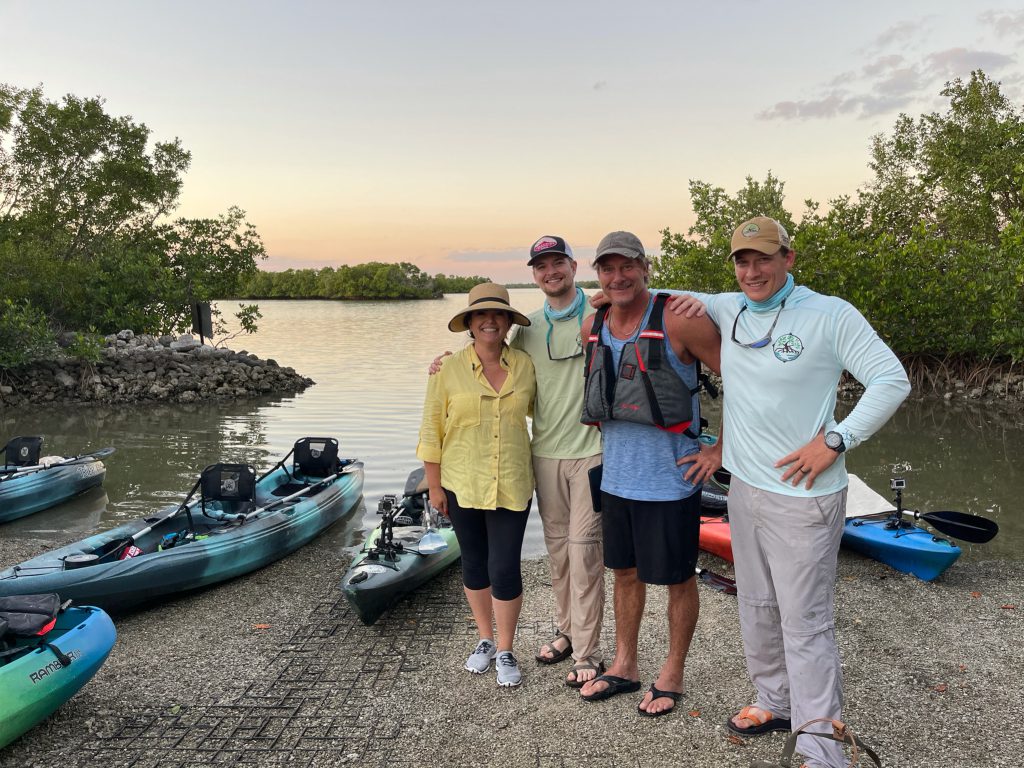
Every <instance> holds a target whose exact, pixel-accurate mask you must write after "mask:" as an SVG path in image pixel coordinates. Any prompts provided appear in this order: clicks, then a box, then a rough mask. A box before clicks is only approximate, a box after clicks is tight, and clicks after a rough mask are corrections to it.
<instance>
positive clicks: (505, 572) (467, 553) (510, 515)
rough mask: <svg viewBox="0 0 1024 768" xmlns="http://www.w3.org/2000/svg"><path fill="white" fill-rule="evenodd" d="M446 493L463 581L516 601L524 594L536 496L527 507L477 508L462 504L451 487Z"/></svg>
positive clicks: (466, 584)
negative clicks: (527, 535)
mask: <svg viewBox="0 0 1024 768" xmlns="http://www.w3.org/2000/svg"><path fill="white" fill-rule="evenodd" d="M444 492H445V495H446V496H447V497H448V517H450V518H451V521H452V527H453V528H455V537H456V538H457V539H458V540H459V548H460V549H461V550H462V583H463V584H464V585H465V586H466V588H467V589H487V587H490V588H491V596H492V597H493V598H495V599H496V600H515V599H516V598H517V597H519V596H520V595H521V594H523V573H522V570H521V569H520V567H519V563H520V560H521V559H522V552H523V534H524V533H525V532H526V520H527V518H528V517H529V516H530V505H531V504H533V499H531V500H530V501H529V502H527V504H526V509H525V510H518V511H517V510H514V509H505V508H504V507H498V508H497V509H475V508H473V507H462V506H459V500H458V498H456V496H455V494H454V493H452V492H451V491H449V490H448V489H447V488H446V489H445V490H444Z"/></svg>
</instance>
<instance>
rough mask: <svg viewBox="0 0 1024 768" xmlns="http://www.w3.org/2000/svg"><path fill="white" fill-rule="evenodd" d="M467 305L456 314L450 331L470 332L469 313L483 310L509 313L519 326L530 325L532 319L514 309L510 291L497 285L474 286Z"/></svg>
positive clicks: (481, 284) (483, 284) (450, 325)
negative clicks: (510, 301)
mask: <svg viewBox="0 0 1024 768" xmlns="http://www.w3.org/2000/svg"><path fill="white" fill-rule="evenodd" d="M466 303H467V306H466V308H465V309H462V310H459V311H458V312H456V313H455V317H453V318H452V319H451V322H449V323H448V330H449V331H453V332H455V333H458V332H459V331H468V330H469V326H468V325H466V321H467V320H468V319H469V313H470V312H478V311H480V310H483V309H497V310H502V311H504V312H508V313H509V315H510V316H511V317H512V322H513V323H518V324H519V325H529V324H530V319H529V318H528V317H527V316H526V315H524V314H523V313H522V312H520V311H519V310H517V309H513V308H512V305H511V304H509V301H508V290H506V288H505V286H504V285H498V284H497V283H480V284H478V285H474V286H473V289H472V290H471V291H470V292H469V299H468V300H467V302H466Z"/></svg>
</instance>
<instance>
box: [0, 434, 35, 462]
mask: <svg viewBox="0 0 1024 768" xmlns="http://www.w3.org/2000/svg"><path fill="white" fill-rule="evenodd" d="M42 452H43V438H42V437H41V436H39V435H35V436H31V437H15V438H12V439H11V440H10V441H9V442H8V443H7V445H5V446H4V468H5V469H6V468H7V467H30V466H33V465H35V464H38V463H39V456H40V455H41V454H42Z"/></svg>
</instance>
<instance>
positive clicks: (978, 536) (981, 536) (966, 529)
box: [889, 477, 999, 544]
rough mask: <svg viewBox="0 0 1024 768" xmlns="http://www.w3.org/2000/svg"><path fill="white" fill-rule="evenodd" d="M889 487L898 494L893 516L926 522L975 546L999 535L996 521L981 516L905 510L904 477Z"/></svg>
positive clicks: (895, 479)
mask: <svg viewBox="0 0 1024 768" xmlns="http://www.w3.org/2000/svg"><path fill="white" fill-rule="evenodd" d="M889 485H890V487H891V488H892V490H894V491H895V492H896V499H895V501H896V511H895V512H894V513H893V514H894V516H895V517H897V518H898V517H899V516H900V515H907V516H908V517H912V518H914V519H915V520H924V521H925V522H926V523H928V524H929V525H930V526H931V527H932V528H934V529H935V530H936V531H939V532H940V533H944V534H946V535H947V536H952V537H953V538H954V539H960V540H962V541H969V542H971V543H973V544H984V543H985V542H987V541H991V540H992V538H993V537H994V536H995V535H996V534H997V533H999V525H998V524H997V523H996V521H995V520H989V519H988V518H987V517H982V516H981V515H969V514H967V513H966V512H949V511H939V512H918V511H917V510H915V509H904V508H903V489H904V488H906V487H907V481H906V480H904V479H903V478H902V477H895V478H893V479H892V480H890V481H889Z"/></svg>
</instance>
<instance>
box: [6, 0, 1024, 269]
mask: <svg viewBox="0 0 1024 768" xmlns="http://www.w3.org/2000/svg"><path fill="white" fill-rule="evenodd" d="M1022 49H1024V11H1021V10H1019V6H1016V5H1015V4H1014V3H1012V2H1004V1H1002V0H1000V1H999V2H992V3H987V2H982V4H969V3H962V2H954V1H953V0H932V1H930V2H923V1H920V0H907V1H906V2H901V3H893V2H879V1H878V0H866V1H865V2H860V3H820V2H772V3H768V2H758V1H754V0H735V1H734V2H728V3H712V2H678V3H668V2H651V1H650V0H638V1H637V2H634V3H628V4H626V3H621V2H617V3H611V2H606V1H605V0H590V1H588V2H583V0H575V1H570V2H560V3H553V2H550V0H545V2H535V1H534V0H524V1H523V2H517V3H515V4H511V3H509V4H486V3H475V2H469V0H465V1H463V0H459V1H457V2H456V1H454V0H437V1H436V2H431V3H419V2H412V1H411V0H408V1H399V0H396V2H388V3H365V2H359V3H356V2H348V1H339V2H327V1H326V0H324V1H323V2H295V3H241V2H238V3H228V2H196V1H193V0H185V1H184V2H181V1H178V2H169V1H167V0H148V1H147V2H145V3H138V2H130V1H129V0H120V1H118V2H114V1H112V0H96V2H90V3H72V2H52V3H16V2H0V62H2V65H3V66H2V69H0V71H2V72H3V75H2V77H3V79H4V81H6V82H8V83H10V84H12V85H17V86H23V87H31V86H34V85H37V84H41V85H42V86H43V88H44V92H45V93H46V95H47V96H48V97H49V98H51V99H58V98H59V97H60V96H61V95H63V94H65V93H69V92H70V93H75V94H76V95H79V96H95V95H98V96H102V97H104V98H105V99H106V100H107V109H108V111H109V112H111V113H113V114H117V115H131V116H132V117H133V118H134V119H135V120H137V121H140V122H143V123H145V124H146V125H147V126H149V127H150V129H152V131H153V134H154V138H156V139H160V140H166V139H169V138H172V137H174V136H177V137H180V138H181V140H182V142H183V144H184V146H185V147H186V148H187V149H189V150H190V151H191V152H192V155H193V162H192V168H191V169H190V171H189V172H188V174H187V176H186V180H185V187H184V192H183V194H182V198H181V206H180V208H179V210H178V211H177V212H176V214H180V215H186V216H214V215H217V214H219V213H221V212H223V211H225V210H226V209H227V207H228V206H230V205H238V206H239V207H241V208H243V209H244V210H246V212H247V214H248V218H249V220H250V221H251V222H253V223H254V224H255V225H256V227H257V229H258V231H259V232H260V234H261V235H262V237H263V239H264V242H265V244H266V246H267V251H268V253H269V254H270V257H271V258H270V259H269V261H268V262H267V264H266V266H267V267H268V268H271V269H286V268H288V267H290V266H294V267H321V266H328V265H338V264H343V263H349V264H354V263H359V262H365V261H371V260H378V261H410V262H413V263H415V264H417V265H419V266H420V267H421V268H422V269H424V270H425V271H427V272H429V273H431V274H434V273H437V272H443V273H447V274H481V275H485V276H488V277H491V278H492V279H495V280H500V281H506V282H507V281H525V280H528V279H529V272H528V271H527V269H526V250H527V248H528V247H529V244H530V243H531V242H532V241H533V240H534V239H536V238H537V237H538V236H540V235H542V234H558V235H562V236H564V237H565V238H566V239H567V240H568V241H569V242H570V244H572V246H573V247H574V248H575V249H576V252H577V256H578V257H579V259H580V261H581V275H582V276H584V277H589V276H590V273H589V272H588V270H589V266H585V265H586V264H588V263H589V258H588V257H589V256H590V255H591V254H592V253H593V248H594V246H595V245H596V244H597V242H598V240H600V238H601V237H602V236H603V235H604V234H605V233H606V232H608V231H610V230H614V229H628V230H632V231H634V232H636V233H637V234H638V235H639V236H640V238H641V239H642V240H643V242H644V244H645V245H646V247H647V249H648V251H649V252H657V250H658V248H659V245H660V235H659V234H658V233H659V231H660V230H662V229H664V228H666V227H669V228H671V229H672V230H674V231H685V230H686V229H687V228H688V227H689V226H690V225H691V224H692V223H693V214H692V210H691V209H690V200H689V194H688V189H687V184H688V181H689V180H691V179H694V180H701V181H706V182H709V183H712V184H714V185H717V186H721V187H723V188H724V189H725V190H726V191H727V192H729V193H733V192H735V191H736V190H738V189H739V188H740V187H741V186H742V185H743V183H744V178H745V177H746V176H747V175H751V176H753V177H754V178H755V179H758V180H763V178H764V177H765V174H766V173H767V172H768V171H772V172H773V173H774V174H775V175H776V176H777V177H779V178H780V179H782V180H783V181H785V182H786V190H787V201H788V203H789V208H790V210H791V211H792V212H793V213H794V215H795V216H796V217H797V219H799V216H800V213H801V212H802V211H803V208H804V206H803V201H804V199H806V198H808V197H810V198H814V199H815V200H817V201H819V202H821V203H823V204H824V203H826V202H827V200H828V199H829V198H833V197H837V196H840V195H844V194H853V193H855V191H856V189H857V188H858V187H859V186H861V185H863V184H864V183H865V182H866V181H867V180H868V179H869V177H870V173H869V170H868V168H867V161H868V150H869V146H870V139H871V136H872V135H874V134H877V133H879V132H884V131H888V130H890V129H891V127H892V125H893V122H894V119H895V117H896V116H897V115H898V114H899V113H900V112H906V113H907V114H910V115H914V116H916V115H918V114H921V113H922V112H927V111H932V110H941V109H943V108H944V104H943V102H942V100H941V99H940V98H939V96H938V94H939V90H940V89H941V87H942V84H943V83H944V82H945V81H947V80H950V79H952V78H954V77H957V76H961V77H962V76H966V75H967V74H969V72H970V70H971V69H974V68H979V67H980V68H982V69H984V70H985V71H986V73H987V74H989V76H990V77H992V78H993V79H996V80H1000V81H1002V82H1003V85H1004V92H1005V93H1006V94H1007V95H1008V96H1010V97H1011V99H1013V101H1014V102H1015V103H1020V94H1021V87H1022V85H1024V71H1022V67H1021V63H1020V61H1019V54H1018V53H1017V52H1018V51H1020V50H1022Z"/></svg>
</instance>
